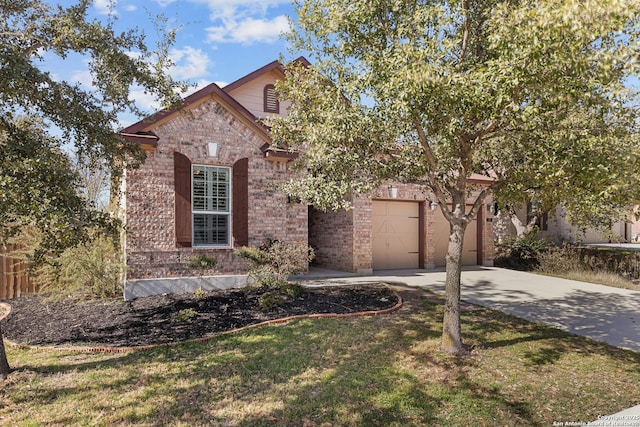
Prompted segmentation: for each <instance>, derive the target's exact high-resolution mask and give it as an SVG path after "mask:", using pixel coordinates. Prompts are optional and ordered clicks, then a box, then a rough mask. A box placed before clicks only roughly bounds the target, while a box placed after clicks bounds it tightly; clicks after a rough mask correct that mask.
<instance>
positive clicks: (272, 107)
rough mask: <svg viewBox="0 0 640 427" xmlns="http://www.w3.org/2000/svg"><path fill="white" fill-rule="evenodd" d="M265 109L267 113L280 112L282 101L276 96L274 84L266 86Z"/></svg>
mask: <svg viewBox="0 0 640 427" xmlns="http://www.w3.org/2000/svg"><path fill="white" fill-rule="evenodd" d="M264 111H265V112H266V113H276V114H279V113H280V102H279V101H278V98H277V97H276V88H275V86H274V85H272V84H268V85H266V86H265V87H264Z"/></svg>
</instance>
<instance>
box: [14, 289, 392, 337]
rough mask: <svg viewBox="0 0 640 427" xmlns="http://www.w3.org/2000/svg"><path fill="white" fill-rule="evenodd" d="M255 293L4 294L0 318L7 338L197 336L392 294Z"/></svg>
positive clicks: (386, 302)
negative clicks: (76, 297)
mask: <svg viewBox="0 0 640 427" xmlns="http://www.w3.org/2000/svg"><path fill="white" fill-rule="evenodd" d="M260 296H261V293H259V292H256V291H247V290H225V291H211V292H205V293H203V294H201V295H196V294H180V295H156V296H151V297H145V298H138V299H135V300H133V301H122V300H110V301H88V302H77V301H73V300H54V299H50V298H42V297H25V298H19V299H16V300H8V301H4V302H6V303H8V304H10V305H11V306H12V311H11V314H10V315H9V316H8V317H7V318H5V319H4V320H2V331H3V332H4V336H5V338H7V339H9V340H11V341H13V342H16V343H21V344H30V345H56V346H65V345H80V346H91V345H98V346H111V347H123V346H124V347H127V346H141V345H150V344H164V343H171V342H179V341H184V340H188V339H194V338H200V337H204V336H207V335H209V334H212V333H216V332H222V331H229V330H232V329H236V328H239V327H242V326H247V325H252V324H256V323H260V322H264V321H267V320H274V319H279V318H283V317H288V316H294V315H302V314H316V313H336V314H345V313H355V312H362V311H371V310H382V309H386V308H390V307H393V306H394V305H395V304H396V303H397V302H398V298H397V297H396V295H395V294H394V293H393V292H392V291H391V290H390V289H389V288H387V287H386V286H384V285H383V284H371V285H357V286H340V287H322V288H311V289H309V290H308V292H307V293H306V294H304V295H303V296H300V297H290V296H287V297H286V300H285V302H284V304H283V305H281V306H277V307H271V308H263V307H261V306H260V304H259V299H260Z"/></svg>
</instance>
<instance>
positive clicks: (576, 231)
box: [495, 203, 640, 244]
mask: <svg viewBox="0 0 640 427" xmlns="http://www.w3.org/2000/svg"><path fill="white" fill-rule="evenodd" d="M517 215H518V218H519V219H520V220H521V221H522V222H523V223H525V224H526V223H528V222H529V221H530V220H531V219H532V218H533V216H532V215H533V213H532V204H531V203H529V204H528V205H527V206H526V207H522V208H520V209H518V210H517ZM536 226H537V227H538V233H539V236H540V237H542V238H544V239H547V240H550V241H553V242H554V243H558V244H559V243H562V242H569V243H585V244H595V243H620V242H637V241H638V236H639V235H640V221H633V222H629V223H626V222H623V221H617V222H615V223H612V224H611V228H610V229H608V230H605V231H599V230H594V229H583V228H578V227H576V226H574V225H572V224H571V222H570V221H569V219H568V218H567V213H566V211H565V209H564V208H562V207H561V206H558V207H556V209H555V211H554V212H550V213H545V214H544V215H542V216H541V217H540V218H538V220H537V222H536ZM495 232H496V238H497V239H498V240H500V239H501V238H504V237H506V236H509V235H512V236H513V235H516V229H515V227H514V226H513V224H512V223H511V220H510V218H509V217H508V216H503V215H498V217H497V218H496V226H495Z"/></svg>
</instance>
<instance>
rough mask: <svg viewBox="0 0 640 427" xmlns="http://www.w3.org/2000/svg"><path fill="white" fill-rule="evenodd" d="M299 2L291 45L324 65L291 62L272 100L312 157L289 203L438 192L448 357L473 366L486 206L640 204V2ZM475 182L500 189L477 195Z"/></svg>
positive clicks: (288, 135)
mask: <svg viewBox="0 0 640 427" xmlns="http://www.w3.org/2000/svg"><path fill="white" fill-rule="evenodd" d="M295 3H296V9H297V13H298V21H297V24H295V25H296V26H295V28H294V30H292V32H291V33H290V35H289V38H290V40H291V41H292V45H293V47H294V49H298V50H301V51H306V52H310V59H311V62H312V63H315V65H314V66H312V67H303V66H300V65H296V64H295V63H293V64H292V65H290V66H288V70H287V78H286V79H285V80H284V81H282V82H281V83H280V84H279V85H278V87H277V89H278V91H279V94H280V95H279V96H280V97H281V98H282V99H287V100H290V101H291V106H290V108H289V109H288V116H287V117H286V118H282V119H280V118H275V119H273V120H272V121H271V123H270V124H271V125H272V133H273V137H274V139H275V141H276V143H278V144H281V145H282V146H287V147H289V149H301V151H302V152H303V153H304V155H302V156H301V162H302V164H301V170H303V171H304V172H303V174H304V177H303V178H302V179H298V180H296V181H295V182H290V183H288V184H287V185H286V189H287V191H288V192H289V193H291V194H292V195H295V196H297V197H299V198H300V199H301V200H304V201H307V202H309V203H311V204H314V205H315V206H317V207H320V208H324V209H327V208H333V209H337V208H341V207H345V206H348V200H349V198H350V197H352V196H354V195H357V194H366V193H367V192H369V191H371V190H372V189H374V188H376V187H377V186H378V185H380V183H381V182H383V180H385V179H401V180H404V181H406V182H413V183H419V184H422V185H424V187H425V188H426V189H427V190H428V191H430V192H431V193H432V194H433V196H434V197H435V198H436V199H437V201H438V203H439V205H440V208H442V212H443V214H444V216H445V218H446V219H447V220H448V222H449V224H450V237H449V246H448V251H447V256H446V270H447V273H446V298H445V300H446V302H445V308H444V319H443V333H442V342H441V346H442V348H443V349H444V350H445V351H446V352H448V353H451V354H465V352H466V349H465V347H464V346H463V342H462V337H461V331H460V274H461V273H460V267H461V256H462V244H463V236H464V231H465V229H466V227H467V225H468V224H469V222H470V221H471V220H472V219H473V218H474V217H475V216H476V214H477V212H478V210H479V209H480V208H481V207H482V206H483V202H484V201H485V199H486V197H487V196H488V195H489V194H490V193H493V194H494V195H495V197H496V198H498V199H499V200H512V199H513V202H519V201H523V200H531V196H532V195H533V196H536V197H537V198H538V200H542V199H544V200H543V201H544V202H545V203H546V202H547V201H552V200H553V201H554V202H555V200H558V199H560V200H563V198H564V197H567V196H571V195H572V191H574V190H573V188H575V187H576V186H577V187H579V189H580V190H579V191H580V193H581V194H583V195H586V196H588V197H587V199H586V202H578V200H577V197H575V198H573V197H572V199H571V200H569V202H570V203H572V204H573V205H575V208H576V209H577V210H578V211H579V210H580V209H585V208H588V209H591V208H590V207H589V206H587V205H589V204H591V203H593V201H594V200H595V199H598V197H600V196H603V195H604V194H605V193H607V192H610V193H611V194H613V193H615V194H616V195H617V196H618V197H619V198H620V199H622V198H626V202H629V201H630V200H631V199H632V198H633V197H630V196H636V195H637V193H638V188H637V185H636V184H637V177H638V176H640V175H639V174H638V172H639V170H638V166H637V164H633V163H632V162H629V160H630V159H632V158H635V156H637V153H638V148H637V145H638V144H637V142H638V139H637V125H638V123H637V109H636V108H637V106H636V105H634V104H633V102H632V101H633V99H634V98H632V96H633V94H631V93H629V91H628V90H627V89H626V88H625V86H624V83H625V78H626V77H627V76H629V75H631V74H634V73H635V74H637V71H638V64H637V56H638V29H639V28H640V27H639V25H638V19H639V18H638V17H640V13H639V12H640V10H639V9H640V3H639V2H638V1H637V0H581V1H578V0H575V1H572V0H541V1H535V2H533V1H524V0H523V1H518V0H504V1H499V0H482V1H480V0H457V1H456V0H450V1H447V0H418V1H416V0H371V1H359V2H353V1H351V0H308V1H302V0H300V1H296V2H295ZM622 163H624V165H623V164H622ZM629 164H631V165H632V166H629ZM623 166H624V167H623ZM616 171H621V172H623V173H627V172H629V173H630V175H628V176H621V175H622V173H621V174H618V173H617V172H616ZM473 173H479V174H482V175H484V176H487V177H490V178H492V179H493V181H492V183H491V184H490V185H489V186H487V187H481V188H476V187H474V186H473V185H472V184H470V183H469V181H468V178H469V177H470V176H471V174H473ZM567 184H569V185H570V186H572V187H570V188H567V187H568V185H567ZM631 185H634V187H633V188H631V191H632V194H628V195H626V196H625V197H623V195H624V192H623V191H619V190H621V189H622V188H623V187H624V188H627V189H628V188H630V187H629V186H631ZM616 189H617V190H616ZM614 190H615V191H614ZM473 191H475V193H473ZM529 193H532V194H529ZM471 194H474V195H475V198H474V202H473V204H472V206H471V208H469V209H467V208H466V201H467V198H468V197H469V195H471ZM542 196H544V197H542ZM585 216H586V215H585Z"/></svg>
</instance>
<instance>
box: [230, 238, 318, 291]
mask: <svg viewBox="0 0 640 427" xmlns="http://www.w3.org/2000/svg"><path fill="white" fill-rule="evenodd" d="M235 254H236V255H237V256H239V257H241V258H245V259H248V260H250V261H252V262H253V263H254V268H252V269H251V270H250V271H249V275H250V276H251V277H252V278H253V279H254V280H255V281H256V282H257V283H258V284H259V285H262V286H266V287H274V286H276V287H277V286H281V285H283V284H285V283H287V279H288V277H289V275H291V274H294V273H300V272H303V271H306V270H307V268H308V266H309V262H310V261H311V260H312V259H313V258H314V257H315V254H314V253H313V249H312V248H310V247H308V246H305V245H301V244H299V243H288V242H281V241H278V240H275V241H270V242H269V243H267V244H266V245H264V246H261V247H260V248H256V247H247V246H243V247H242V248H240V249H237V250H236V251H235Z"/></svg>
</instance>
